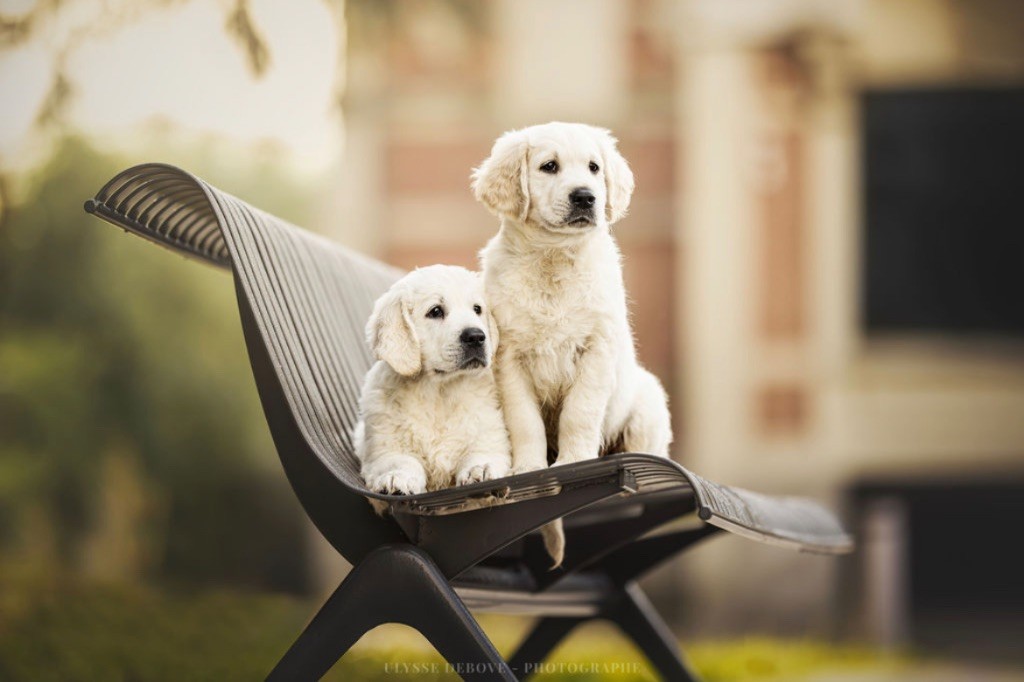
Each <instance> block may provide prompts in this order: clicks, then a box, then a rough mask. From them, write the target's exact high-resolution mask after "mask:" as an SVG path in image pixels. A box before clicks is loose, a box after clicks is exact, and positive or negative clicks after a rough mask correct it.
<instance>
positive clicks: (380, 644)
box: [0, 587, 907, 682]
mask: <svg viewBox="0 0 1024 682" xmlns="http://www.w3.org/2000/svg"><path fill="white" fill-rule="evenodd" d="M33 603H34V607H33V608H32V609H31V610H30V611H19V612H18V613H17V614H16V615H13V616H12V615H11V614H10V612H9V611H8V612H6V613H7V615H6V616H2V615H0V679H5V680H8V679H9V680H33V681H35V682H47V681H49V680H53V681H54V682H56V681H57V680H61V681H72V682H74V681H84V680H136V681H139V682H164V681H167V682H172V681H173V682H178V681H179V680H196V681H202V680H211V681H212V680H218V681H225V682H228V681H230V680H253V679H261V678H263V677H264V676H265V675H266V674H267V672H268V671H269V670H270V669H271V668H272V667H273V666H274V664H275V663H276V661H277V659H278V658H279V657H280V656H281V654H283V652H284V651H285V650H286V649H287V648H288V646H289V645H290V644H291V641H292V640H293V638H294V637H295V634H296V633H297V632H298V631H299V629H300V628H301V627H302V624H303V622H304V621H305V619H306V618H308V615H309V614H310V613H311V612H312V610H313V608H314V606H313V605H312V604H308V603H306V602H303V601H301V600H297V599H294V598H289V597H281V596H266V595H254V594H242V593H235V592H208V593H205V594H203V595H200V596H192V597H185V598H183V597H181V596H178V595H175V596H168V595H161V594H158V593H155V592H149V591H144V590H135V589H125V588H117V589H114V588H107V589H95V588H93V589H81V588H80V587H77V588H67V589H64V590H62V591H60V592H57V593H52V594H50V595H48V597H47V598H46V599H44V600H42V601H35V602H33ZM483 624H484V627H485V629H486V630H487V631H488V634H489V635H490V636H491V637H492V639H493V640H494V642H495V645H496V646H497V647H498V649H499V651H501V652H503V653H504V654H506V655H508V654H509V653H510V652H511V650H512V649H513V648H514V646H515V644H516V643H517V642H518V640H519V638H520V637H521V636H522V634H523V632H524V627H525V626H526V621H525V620H523V619H513V618H494V617H491V618H486V617H485V618H484V620H483ZM690 654H691V659H692V661H693V663H694V665H695V667H696V668H697V669H698V671H699V672H700V674H701V675H702V676H703V677H702V679H705V680H707V682H730V681H731V682H752V681H765V682H767V681H769V680H776V681H781V680H786V681H797V680H801V679H804V678H806V677H807V676H810V675H814V674H818V673H823V672H826V671H830V672H831V671H866V670H879V669H886V670H889V671H899V670H900V669H901V667H904V666H906V663H907V662H906V661H905V660H904V659H900V658H887V657H884V656H881V655H879V654H877V653H873V652H871V651H869V650H866V649H856V648H846V647H833V646H829V645H825V644H821V643H814V642H803V641H785V640H767V639H759V640H750V641H742V642H737V643H728V644H727V643H722V644H716V643H711V644H701V643H698V644H695V645H693V646H691V647H690ZM547 663H548V665H546V666H545V668H544V669H543V670H544V671H543V672H542V674H540V675H538V676H537V677H536V678H535V679H538V680H572V681H574V682H591V681H596V680H615V681H616V682H641V681H643V682H648V681H651V680H656V679H657V676H656V675H655V674H654V673H653V672H652V671H651V669H650V667H649V666H648V664H647V662H646V660H645V659H644V658H643V656H642V654H641V653H640V652H639V651H638V650H637V649H636V648H635V647H633V646H632V645H630V644H629V643H627V642H626V641H625V640H623V639H622V638H621V637H619V636H618V634H617V633H614V632H613V631H611V630H610V629H609V628H606V627H601V626H588V627H584V628H582V629H581V630H580V632H579V633H578V634H576V635H574V636H573V637H572V638H570V639H569V640H568V642H567V643H566V644H564V645H563V646H561V647H559V649H558V650H556V651H555V653H554V655H553V656H552V657H551V658H550V659H549V661H548V662H547ZM399 666H400V667H399ZM595 669H596V672H587V671H591V670H595ZM397 670H414V671H416V674H415V675H412V674H400V673H398V672H396V671H397ZM396 676H397V677H409V678H410V679H413V678H414V679H416V680H454V679H457V678H456V676H455V675H453V674H452V673H449V672H446V666H445V664H444V662H443V660H442V659H441V658H440V657H439V656H438V655H437V654H436V653H434V652H433V651H432V650H430V648H429V646H428V645H427V644H426V642H425V641H424V640H423V639H422V637H420V636H419V635H416V634H415V633H413V632H412V631H411V630H409V629H408V628H404V627H402V626H393V625H392V626H383V627H382V628H380V629H378V630H376V631H374V632H371V633H370V634H369V635H367V637H365V638H364V639H363V640H361V641H360V642H359V643H358V644H357V645H356V646H355V648H353V649H352V650H351V651H350V652H349V653H348V654H347V655H346V656H345V657H344V658H343V659H342V660H341V661H340V662H339V663H338V664H337V665H335V666H334V668H333V669H332V670H331V672H330V673H329V674H328V675H327V676H326V677H325V678H324V679H325V680H328V681H329V680H337V681H338V682H340V681H342V680H360V681H362V682H373V681H376V680H393V679H395V678H396Z"/></svg>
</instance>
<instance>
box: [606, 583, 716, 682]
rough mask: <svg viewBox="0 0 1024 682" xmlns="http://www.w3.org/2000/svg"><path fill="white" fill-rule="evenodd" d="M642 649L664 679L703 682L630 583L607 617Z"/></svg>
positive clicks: (639, 591)
mask: <svg viewBox="0 0 1024 682" xmlns="http://www.w3.org/2000/svg"><path fill="white" fill-rule="evenodd" d="M603 617H604V618H607V619H608V620H610V621H611V622H613V623H615V624H616V625H617V626H618V627H619V629H620V630H622V632H623V634H625V635H626V636H628V637H629V638H630V639H632V640H633V642H634V643H635V644H636V645H637V646H638V647H640V650H641V651H643V652H644V655H645V656H647V659H648V660H649V661H650V662H651V665H653V666H654V669H655V670H657V671H658V672H659V673H660V674H661V676H662V678H663V679H665V680H670V681H671V682H699V679H700V678H698V677H697V674H696V673H694V672H693V671H692V670H691V669H690V667H689V666H688V665H687V664H686V661H685V660H684V659H683V656H682V652H680V650H679V644H678V642H676V638H675V635H673V634H672V631H671V630H670V629H669V627H668V625H666V624H665V621H664V620H662V618H661V616H660V615H658V612H657V611H655V610H654V606H652V605H651V602H650V601H649V600H648V599H647V595H645V594H644V593H643V591H642V590H641V589H640V587H639V586H638V585H637V584H636V583H633V582H631V583H627V584H626V586H625V587H624V588H623V591H622V593H621V595H620V597H619V598H618V599H617V600H616V601H615V603H614V604H613V605H612V606H611V607H610V608H609V609H608V611H606V612H605V613H604V614H603Z"/></svg>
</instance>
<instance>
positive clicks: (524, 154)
mask: <svg viewBox="0 0 1024 682" xmlns="http://www.w3.org/2000/svg"><path fill="white" fill-rule="evenodd" d="M473 189H474V193H475V195H476V198H477V199H478V200H479V201H481V202H482V203H483V204H484V205H485V206H486V207H487V208H489V209H490V210H491V211H492V212H494V213H496V214H497V215H498V216H499V217H500V218H501V229H500V230H499V232H498V234H497V236H495V237H494V238H493V239H491V241H490V242H489V243H488V244H487V246H486V247H485V248H484V250H483V251H482V252H481V254H480V255H481V262H482V264H483V270H484V283H485V290H486V294H487V300H488V302H489V303H490V305H491V312H492V313H493V314H494V317H495V319H496V320H497V323H498V328H499V329H500V331H501V347H500V348H499V349H498V354H497V356H496V359H495V373H496V377H497V381H498V388H499V392H500V394H501V400H502V407H503V409H504V412H505V423H506V425H507V427H508V431H509V435H510V437H511V442H512V461H513V471H514V472H515V473H520V472H524V471H531V470H535V469H540V468H543V467H546V466H548V463H549V462H548V453H549V451H551V452H552V453H557V460H556V462H555V463H556V464H566V463H572V462H579V461H581V460H586V459H591V458H595V457H598V456H599V454H600V453H602V452H623V451H625V452H644V453H650V454H655V455H661V456H667V455H668V447H669V444H670V443H671V441H672V430H671V422H670V417H669V411H668V404H667V399H666V396H665V391H664V390H663V389H662V387H661V384H660V383H659V381H658V379H657V378H655V376H654V375H653V374H651V373H650V372H648V371H647V370H645V369H644V368H643V367H641V366H640V365H639V364H638V363H637V359H636V351H635V349H634V346H633V333H632V330H631V329H630V324H629V317H628V313H627V310H626V291H625V288H624V286H623V281H622V270H621V264H620V260H621V255H620V253H619V249H618V247H617V246H616V244H615V240H614V239H612V236H611V232H610V230H609V225H611V224H612V223H614V222H615V221H616V220H618V219H619V218H621V217H622V216H623V215H624V214H625V212H626V209H627V207H628V206H629V200H630V196H631V194H632V191H633V174H632V172H631V171H630V170H629V166H628V165H627V163H626V161H625V159H623V158H622V156H621V155H620V154H619V152H618V150H617V149H616V145H615V139H614V138H613V137H612V136H611V135H610V134H609V132H608V131H606V130H602V129H598V128H593V127H591V126H587V125H581V124H570V123H549V124H547V125H540V126H534V127H531V128H525V129H523V130H516V131H512V132H509V133H506V134H505V135H503V136H502V137H501V138H499V139H498V141H497V142H496V143H495V144H494V148H493V149H492V151H491V155H490V157H489V158H488V159H486V160H485V161H484V162H483V164H481V166H480V167H479V168H478V169H476V170H475V171H474V172H473Z"/></svg>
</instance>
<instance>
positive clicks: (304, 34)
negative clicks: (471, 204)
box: [0, 0, 342, 173]
mask: <svg viewBox="0 0 1024 682" xmlns="http://www.w3.org/2000/svg"><path fill="white" fill-rule="evenodd" d="M31 4H32V2H31V0H0V13H2V14H7V15H15V16H16V15H17V14H18V13H20V12H23V11H24V7H25V6H27V5H31ZM105 4H106V5H109V4H119V5H120V4H124V5H125V6H128V7H130V6H131V0H121V1H120V2H114V3H111V2H110V0H106V3H104V2H103V0H73V2H69V3H65V4H63V5H62V7H61V9H60V11H59V16H58V18H57V20H55V21H51V22H49V23H48V24H47V25H46V26H44V27H43V29H42V30H40V31H38V32H37V34H36V35H35V36H34V37H33V39H32V41H31V42H29V43H28V44H27V45H25V46H23V47H21V48H19V49H17V50H13V51H7V52H3V53H0V159H2V161H3V163H4V164H5V165H7V166H18V165H24V163H26V162H28V161H29V160H31V157H32V152H33V144H32V136H31V134H30V132H31V125H32V122H33V120H34V119H35V117H36V115H37V113H38V111H39V107H40V104H41V102H42V100H43V98H44V97H45V95H46V92H47V88H48V87H49V84H50V77H51V65H52V63H53V54H54V49H55V46H56V45H60V44H62V43H63V39H62V37H63V36H64V35H66V34H67V32H68V31H75V30H81V27H82V26H94V25H96V23H95V22H94V21H91V19H92V18H93V17H95V16H97V15H98V13H100V12H102V7H103V6H104V5H105ZM226 7H227V3H226V2H223V1H219V0H187V2H184V3H182V4H178V5H172V6H171V7H167V8H156V9H148V10H146V11H145V12H143V13H141V14H140V15H139V18H138V20H136V21H133V22H131V23H130V24H128V25H127V26H125V27H124V28H121V29H119V30H116V31H112V32H106V33H97V34H95V37H92V35H93V32H92V31H90V37H89V38H87V39H86V40H85V42H84V43H83V44H82V46H81V47H80V48H79V49H77V50H76V51H75V52H73V53H72V56H71V59H70V68H69V72H70V78H71V81H72V84H73V85H74V87H75V95H74V99H73V101H72V106H71V122H72V124H73V125H74V126H75V127H77V128H79V129H81V130H82V131H83V132H84V133H86V134H87V135H94V136H98V137H103V138H110V137H113V136H115V135H121V134H123V133H131V132H133V131H137V130H138V128H139V127H140V126H142V125H143V124H145V123H146V122H147V121H151V120H153V119H154V118H159V119H162V120H165V121H170V122H171V123H173V124H175V125H176V126H177V127H180V128H181V129H183V130H186V131H196V132H199V133H206V134H209V133H215V134H218V135H221V136H224V137H225V138H228V139H231V140H233V141H235V142H238V143H240V144H242V145H246V144H256V143H259V142H262V141H265V140H268V139H272V140H275V141H276V142H277V143H278V144H279V145H280V146H281V147H282V148H283V149H284V150H285V154H284V158H282V162H285V163H288V164H291V165H292V166H293V167H294V168H295V169H296V170H300V171H304V172H313V173H315V172H320V171H322V170H325V169H326V168H327V167H329V166H330V164H331V163H332V162H334V161H335V160H336V159H337V158H338V156H339V155H340V154H341V144H342V139H341V137H342V135H341V121H340V119H339V118H338V116H337V113H336V112H334V111H332V100H331V98H332V88H333V86H334V83H335V77H336V71H337V69H339V68H341V64H340V63H339V35H338V26H337V25H336V23H335V20H334V18H333V16H332V14H331V12H330V10H328V8H327V6H326V4H325V2H324V0H287V1H284V0H252V2H251V13H252V16H253V19H254V21H255V23H256V25H257V27H258V29H259V30H260V31H262V33H263V35H264V37H265V39H266V41H267V43H268V45H269V49H270V66H269V68H268V70H267V71H266V72H265V73H264V75H263V77H262V78H260V79H259V80H257V79H256V78H254V77H253V76H252V75H251V73H250V71H249V68H248V66H247V64H246V62H245V55H244V54H243V51H242V49H241V47H240V46H238V45H237V44H236V43H235V42H233V40H232V39H231V38H230V37H229V36H228V34H227V32H226V31H225V30H224V22H225V17H226Z"/></svg>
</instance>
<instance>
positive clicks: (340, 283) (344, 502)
mask: <svg viewBox="0 0 1024 682" xmlns="http://www.w3.org/2000/svg"><path fill="white" fill-rule="evenodd" d="M86 209H87V210H89V211H90V212H93V213H96V214H99V215H101V216H102V217H104V218H106V219H108V220H111V221H112V222H115V223H116V224H118V225H121V226H123V227H125V228H126V229H128V230H130V231H132V232H136V233H138V234H139V235H141V236H143V237H146V238H147V239H150V240H153V241H156V242H158V243H161V244H164V245H166V246H169V247H171V248H173V249H175V250H178V251H182V252H184V253H186V254H188V255H191V256H194V257H198V258H201V259H203V260H206V261H208V262H210V263H213V264H214V265H218V266H221V267H226V268H230V269H231V270H232V271H233V274H234V279H235V284H236V291H237V295H238V301H239V309H240V312H241V316H242V323H243V329H244V331H245V338H246V344H247V346H248V350H249V355H250V359H251V361H252V365H253V371H254V374H255V377H256V384H257V387H258V389H259V391H260V397H261V400H262V402H263V407H264V411H265V412H266V416H267V420H268V422H269V424H270V427H271V432H272V434H273V436H274V440H275V445H276V446H277V450H278V453H279V455H280V457H281V460H282V463H283V464H284V468H285V470H286V472H287V474H288V477H289V480H290V482H291V484H292V486H293V488H295V492H296V494H297V495H298V497H299V499H300V500H301V501H302V503H303V505H304V506H305V508H306V511H307V513H308V514H309V516H310V517H311V518H312V519H313V521H314V523H315V524H316V525H317V526H318V528H319V529H320V531H321V532H322V533H323V534H324V536H325V537H327V539H328V540H329V541H330V542H331V543H332V544H333V545H334V546H335V547H336V548H337V549H338V551H339V552H340V553H341V554H342V555H343V556H344V557H345V558H346V559H348V560H349V561H350V562H352V563H357V562H358V561H359V560H360V559H361V558H362V557H363V556H365V554H366V553H368V552H369V551H371V550H372V549H374V548H375V547H377V546H379V545H380V544H382V543H384V542H395V541H402V540H404V535H402V533H401V532H400V530H399V529H398V527H397V525H396V524H395V523H394V522H393V521H392V520H390V519H389V518H382V517H379V516H377V515H376V514H375V513H374V512H373V511H372V509H371V508H370V506H369V504H368V503H367V501H366V496H367V495H372V493H370V492H369V491H367V490H366V488H365V486H364V485H363V480H362V477H361V476H360V474H359V463H358V460H357V459H356V457H355V453H354V448H353V432H354V429H355V426H356V423H357V421H358V413H357V408H358V398H359V393H360V390H361V387H362V381H363V377H364V375H365V374H366V371H367V370H368V369H369V367H370V365H371V363H372V358H371V356H370V353H369V350H368V348H367V346H366V341H365V339H364V327H365V324H366V320H367V319H368V318H369V315H370V312H371V310H372V306H373V302H374V301H375V300H376V298H377V297H378V296H379V295H380V294H382V293H383V292H384V291H385V290H387V288H388V287H389V286H390V285H391V284H392V283H393V282H394V281H395V280H396V279H397V278H398V277H399V276H401V272H400V271H398V270H396V269H394V268H391V267H388V266H385V265H383V264H381V263H379V262H377V261H374V260H372V259H369V258H366V257H364V256H361V255H359V254H356V253H355V252H352V251H349V250H347V249H345V248H343V247H341V246H339V245H337V244H335V243H333V242H330V241H328V240H326V239H323V238H321V237H319V236H317V235H315V234H312V233H310V232H307V231H305V230H301V229H299V228H297V227H295V226H294V225H291V224H289V223H286V222H284V221H282V220H280V219H279V218H276V217H274V216H271V215H269V214H267V213H264V212H262V211H259V210H258V209H255V208H253V207H251V206H249V205H248V204H246V203H245V202H243V201H241V200H239V199H237V198H235V197H233V196H231V195H230V194H227V193H225V192H222V191H220V190H218V189H216V188H214V187H211V186H210V185H208V184H206V183H205V182H203V181H202V180H200V179H198V178H196V177H195V176H193V175H191V174H189V173H186V172H185V171H182V170H180V169H178V168H175V167H173V166H166V165H163V164H145V165H142V166H136V167H134V168H131V169H128V170H126V171H124V172H122V173H121V174H119V175H118V176H116V177H115V178H114V179H113V180H111V181H110V182H109V183H107V185H105V186H104V187H103V189H101V190H100V192H99V193H98V194H97V195H96V198H95V199H93V200H91V201H90V202H88V203H87V205H86Z"/></svg>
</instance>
